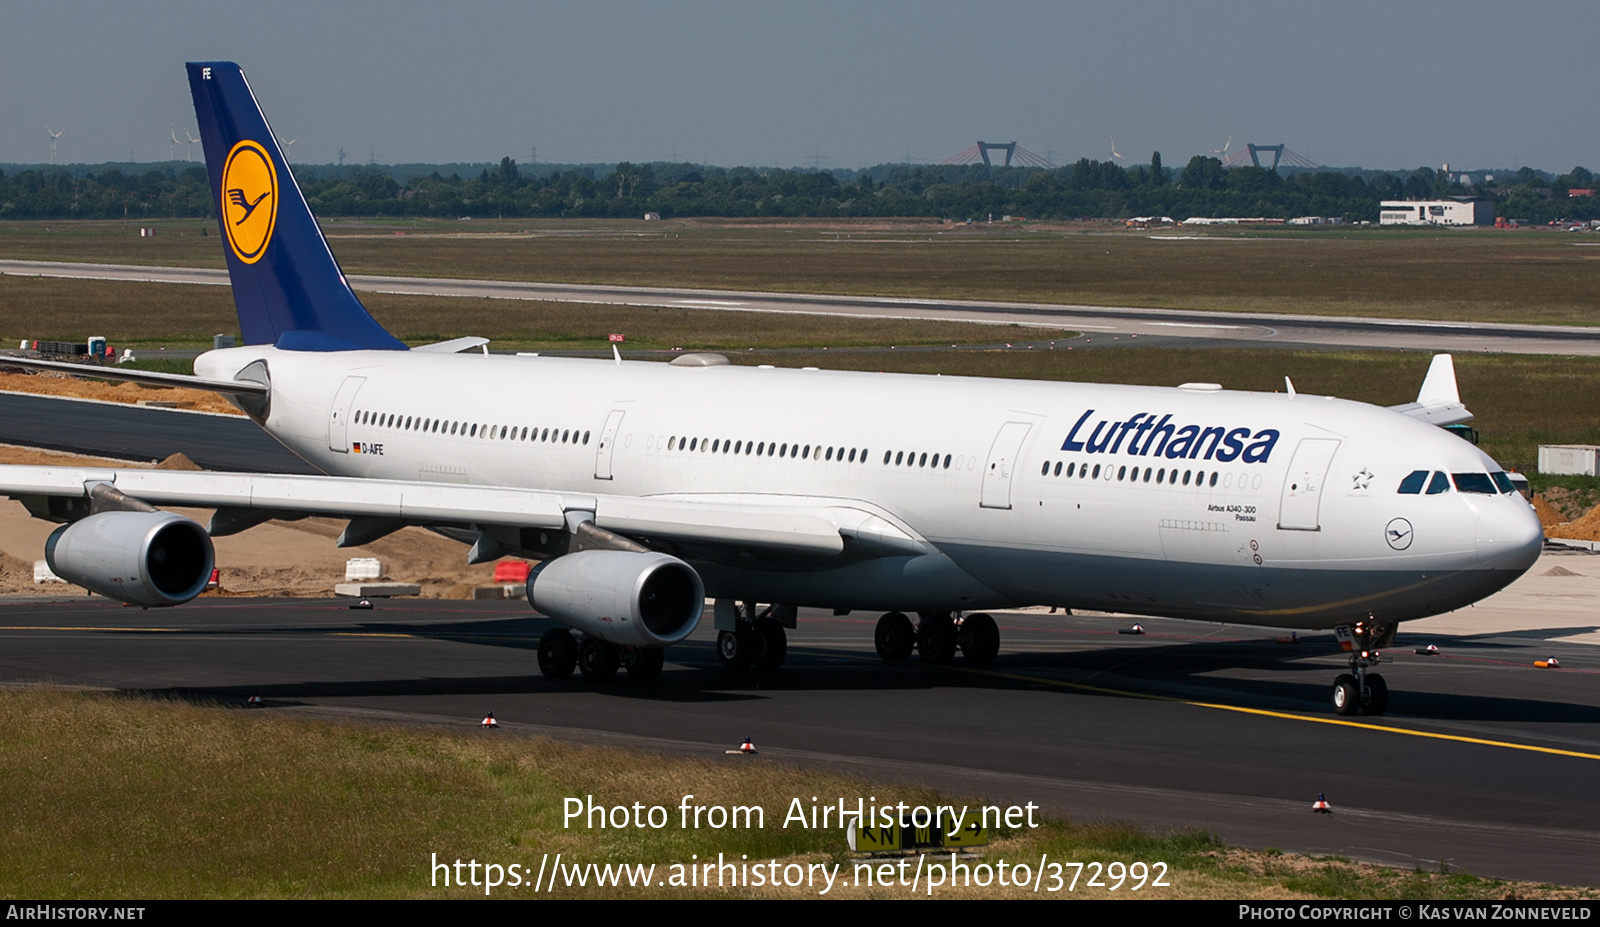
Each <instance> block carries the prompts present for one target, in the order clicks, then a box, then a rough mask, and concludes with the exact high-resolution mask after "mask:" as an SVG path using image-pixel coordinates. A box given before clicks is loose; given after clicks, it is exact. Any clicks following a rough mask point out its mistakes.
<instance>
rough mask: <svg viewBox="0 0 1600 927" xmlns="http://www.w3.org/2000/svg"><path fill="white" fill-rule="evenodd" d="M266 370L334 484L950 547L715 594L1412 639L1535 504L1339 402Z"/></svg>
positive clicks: (250, 355) (869, 384)
mask: <svg viewBox="0 0 1600 927" xmlns="http://www.w3.org/2000/svg"><path fill="white" fill-rule="evenodd" d="M256 360H264V361H265V362H266V365H267V367H268V369H269V371H270V378H271V383H272V397H271V408H270V413H269V414H268V416H267V418H266V421H265V427H266V428H267V430H268V431H269V432H270V433H272V434H273V435H274V436H275V437H276V438H277V439H278V440H280V441H282V442H283V443H284V444H285V445H286V446H287V447H289V448H290V449H291V450H293V451H294V452H295V453H297V454H299V455H300V456H301V457H303V458H305V459H306V460H307V461H309V462H311V463H312V464H314V465H315V466H317V467H318V468H320V469H322V470H324V471H325V472H327V473H330V474H336V475H345V476H358V477H366V478H371V479H388V480H426V481H441V482H459V483H468V484H478V485H489V486H507V487H520V488H528V489H541V490H558V491H563V492H573V493H597V494H599V493H603V494H611V495H620V496H653V497H666V498H671V499H677V500H684V501H694V500H704V501H708V502H711V501H715V502H749V503H758V504H776V505H794V506H807V505H847V506H851V507H854V508H859V509H861V510H863V511H867V512H870V513H872V514H874V515H877V516H879V517H881V518H883V519H885V520H887V521H889V522H891V523H893V524H895V525H896V526H899V527H900V528H901V529H902V530H904V531H905V532H906V533H907V534H910V535H911V536H913V537H915V538H919V539H924V540H926V541H927V542H928V543H929V544H930V545H931V547H932V550H930V551H928V552H925V553H920V554H906V555H903V556H871V557H843V558H834V559H826V558H824V559H817V558H811V559H807V558H804V557H794V558H787V559H784V558H778V559H774V558H772V557H761V556H756V557H751V556H749V555H748V554H745V555H740V554H737V553H730V552H728V551H725V550H724V551H718V550H716V549H714V548H708V549H705V550H697V549H695V548H694V547H693V546H692V545H691V546H690V547H689V548H686V549H683V550H680V554H681V555H682V556H684V557H685V559H688V560H690V562H692V563H693V564H694V565H695V567H696V569H697V570H699V571H700V573H701V575H702V577H703V579H704V581H705V585H706V588H707V592H708V594H710V595H713V596H722V597H732V598H740V599H746V600H752V601H757V600H759V601H771V602H786V603H793V604H797V605H811V606H824V607H834V608H860V609H880V608H881V609H901V610H971V609H975V608H994V607H1001V606H1006V605H1035V604H1042V605H1059V606H1065V607H1076V608H1092V609H1106V610H1114V611H1121V612H1134V613H1141V614H1159V615H1169V616H1173V617H1180V618H1200V619H1211V620H1226V621H1236V622H1246V623H1255V624H1264V625H1272V626H1281V627H1298V628H1317V627H1331V626H1334V625H1338V624H1345V623H1349V622H1353V621H1357V620H1362V619H1365V618H1369V617H1370V618H1375V619H1377V620H1379V621H1384V622H1392V621H1399V620H1404V619H1407V618H1415V617H1421V616H1424V615H1428V614H1434V613H1437V612H1441V611H1447V610H1450V609H1454V608H1458V607H1461V606H1464V605H1467V604H1469V603H1471V602H1473V601H1476V600H1477V599H1480V598H1482V597H1483V596H1485V595H1488V594H1490V593H1492V592H1494V591H1496V590H1498V589H1500V588H1502V587H1503V586H1504V585H1506V584H1507V583H1509V582H1510V581H1511V580H1512V579H1515V578H1516V577H1517V576H1519V575H1520V574H1521V573H1522V572H1523V571H1525V570H1526V569H1527V568H1528V566H1530V565H1531V564H1532V563H1533V561H1534V559H1535V558H1536V557H1537V554H1538V550H1539V547H1540V544H1541V542H1542V534H1541V531H1540V526H1539V522H1538V520H1537V518H1536V517H1535V516H1534V513H1533V511H1532V509H1531V507H1530V506H1529V505H1528V504H1527V502H1526V501H1525V500H1523V499H1522V498H1521V497H1520V496H1518V495H1516V494H1514V493H1513V494H1506V493H1503V492H1491V493H1470V492H1461V491H1458V490H1456V489H1455V488H1451V489H1450V490H1449V491H1446V492H1440V493H1436V494H1431V495H1430V494H1425V493H1415V494H1400V493H1399V492H1397V488H1398V486H1399V484H1400V482H1401V480H1402V479H1403V478H1404V477H1405V476H1406V475H1407V474H1410V473H1412V472H1413V471H1418V470H1426V471H1429V472H1430V473H1431V472H1434V471H1438V472H1440V473H1444V474H1460V473H1477V474H1485V475H1487V474H1490V473H1493V472H1495V471H1497V470H1499V467H1498V466H1497V465H1496V464H1495V463H1494V462H1493V461H1492V460H1490V459H1489V458H1488V457H1487V456H1486V455H1485V454H1483V453H1482V452H1481V451H1479V450H1478V449H1477V448H1476V447H1473V446H1472V445H1471V444H1468V443H1467V442H1465V441H1462V440H1461V439H1459V438H1457V437H1455V436H1453V435H1451V434H1449V433H1447V432H1444V431H1442V430H1440V429H1438V428H1435V427H1433V426H1430V425H1427V424H1425V423H1422V422H1419V421H1417V420H1414V419H1412V418H1409V417H1407V416H1404V415H1401V414H1398V413H1395V412H1391V411H1388V410H1385V409H1380V408H1377V407H1374V406H1369V405H1365V404H1362V403H1355V402H1349V401H1344V400H1339V399H1333V398H1329V397H1321V396H1309V395H1303V394H1302V395H1292V394H1268V393H1242V392H1230V391H1223V390H1207V389H1178V388H1156V387H1136V386H1113V385H1099V384H1083V383H1055V382H1032V381H1017V380H997V379H980V378H970V377H934V376H911V375H901V374H883V373H850V372H835V371H821V370H795V369H774V368H752V367H738V366H704V367H693V366H678V365H668V364H662V363H644V362H624V363H621V364H616V363H613V362H612V361H609V360H607V361H598V360H580V359H564V358H544V357H507V356H484V355H470V354H438V353H426V352H418V351H412V352H398V351H394V352H390V351H355V352H340V353H311V352H296V351H281V350H277V349H274V348H271V347H245V348H233V349H227V350H222V351H214V352H211V353H209V354H206V355H204V356H202V357H201V358H200V359H199V360H197V362H196V364H195V367H196V372H197V373H199V374H201V375H203V376H208V377H215V378H232V377H233V375H234V374H235V373H236V372H238V371H239V370H240V369H241V368H243V367H245V366H246V365H248V364H250V363H251V362H253V361H256Z"/></svg>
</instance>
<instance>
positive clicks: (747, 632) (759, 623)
mask: <svg viewBox="0 0 1600 927" xmlns="http://www.w3.org/2000/svg"><path fill="white" fill-rule="evenodd" d="M739 613H740V614H739V615H738V618H737V619H736V620H735V622H734V626H735V627H734V630H732V631H718V632H717V660H718V661H719V662H721V663H722V666H723V668H725V669H730V670H741V669H744V668H746V667H750V666H753V667H755V668H756V669H775V668H776V667H778V666H781V665H783V659H784V657H786V656H788V655H789V635H788V633H787V632H786V631H785V630H784V628H785V627H786V626H787V627H791V628H792V627H794V614H795V608H794V606H792V605H789V606H784V605H769V606H767V607H766V608H765V609H762V610H761V611H759V612H757V611H756V606H755V605H754V604H753V603H742V607H740V608H739Z"/></svg>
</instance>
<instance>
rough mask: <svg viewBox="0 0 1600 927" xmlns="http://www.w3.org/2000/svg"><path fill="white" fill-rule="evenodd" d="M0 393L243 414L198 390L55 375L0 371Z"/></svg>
mask: <svg viewBox="0 0 1600 927" xmlns="http://www.w3.org/2000/svg"><path fill="white" fill-rule="evenodd" d="M0 390H5V391H8V392H13V393H37V394H40V395H44V396H66V397H69V398H72V399H99V400H102V401H104V402H125V403H128V404H129V405H137V404H139V403H140V402H142V401H146V400H148V401H152V402H160V403H169V402H170V403H175V404H176V406H175V407H176V408H179V409H194V410H196V411H199V412H223V413H226V414H228V415H243V414H244V413H242V412H240V411H239V410H238V409H235V408H234V407H233V406H232V405H230V404H229V403H228V401H227V400H226V399H223V398H222V397H221V396H218V395H217V394H216V393H207V392H204V391H202V390H197V389H177V388H167V387H160V386H141V385H139V384H137V383H113V382H111V381H108V380H80V379H78V378H77V377H68V376H61V375H59V374H54V373H12V372H6V371H0Z"/></svg>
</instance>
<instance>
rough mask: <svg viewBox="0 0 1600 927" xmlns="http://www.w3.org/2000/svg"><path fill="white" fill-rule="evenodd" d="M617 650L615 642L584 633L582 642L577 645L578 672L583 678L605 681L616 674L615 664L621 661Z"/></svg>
mask: <svg viewBox="0 0 1600 927" xmlns="http://www.w3.org/2000/svg"><path fill="white" fill-rule="evenodd" d="M617 650H618V648H617V645H616V644H613V643H611V642H610V641H605V640H601V639H600V638H598V637H593V636H591V635H588V634H585V635H584V636H583V643H581V644H579V645H578V672H580V673H582V674H583V676H584V678H585V679H593V680H594V681H595V682H605V681H606V680H608V679H610V678H611V677H613V676H615V675H617V666H618V664H619V663H620V662H621V655H620V654H619V653H618V652H617Z"/></svg>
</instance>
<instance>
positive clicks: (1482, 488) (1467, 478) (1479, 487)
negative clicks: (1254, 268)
mask: <svg viewBox="0 0 1600 927" xmlns="http://www.w3.org/2000/svg"><path fill="white" fill-rule="evenodd" d="M1450 476H1451V477H1453V478H1454V479H1455V481H1456V491H1457V492H1474V493H1478V494H1479V495H1484V496H1492V495H1494V494H1495V488H1494V480H1491V479H1489V474H1487V473H1452V474H1450Z"/></svg>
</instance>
